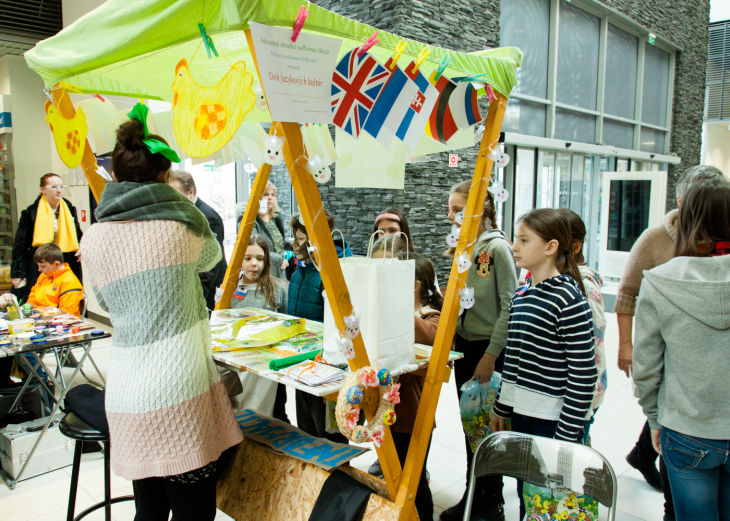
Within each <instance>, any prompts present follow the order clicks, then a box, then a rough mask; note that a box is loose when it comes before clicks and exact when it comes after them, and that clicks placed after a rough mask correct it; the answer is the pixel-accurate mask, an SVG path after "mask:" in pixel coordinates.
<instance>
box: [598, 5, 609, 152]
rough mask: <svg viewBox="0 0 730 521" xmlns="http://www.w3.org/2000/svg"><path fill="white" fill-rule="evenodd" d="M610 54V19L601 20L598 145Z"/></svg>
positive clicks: (603, 18)
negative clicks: (608, 53) (607, 60)
mask: <svg viewBox="0 0 730 521" xmlns="http://www.w3.org/2000/svg"><path fill="white" fill-rule="evenodd" d="M607 52H608V18H606V17H602V18H601V32H600V34H599V40H598V92H597V93H596V110H597V111H598V112H599V116H598V117H597V118H596V143H603V110H604V108H603V105H604V100H605V95H606V55H607Z"/></svg>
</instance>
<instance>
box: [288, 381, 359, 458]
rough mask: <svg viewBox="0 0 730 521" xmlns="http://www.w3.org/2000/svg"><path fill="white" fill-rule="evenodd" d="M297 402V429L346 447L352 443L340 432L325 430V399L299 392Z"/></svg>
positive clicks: (296, 395)
mask: <svg viewBox="0 0 730 521" xmlns="http://www.w3.org/2000/svg"><path fill="white" fill-rule="evenodd" d="M295 400H296V404H297V427H299V428H300V429H301V430H303V431H304V432H306V433H307V434H309V435H310V436H316V437H317V438H326V439H328V440H330V441H333V442H335V443H344V444H345V445H347V444H348V443H350V442H349V440H348V439H347V438H345V437H344V436H343V435H342V434H341V433H340V432H335V433H330V432H327V431H326V430H325V428H324V425H325V423H324V421H325V416H326V414H327V406H326V405H325V403H324V398H322V397H320V396H314V395H311V394H308V393H305V392H302V391H300V390H297V391H296V394H295Z"/></svg>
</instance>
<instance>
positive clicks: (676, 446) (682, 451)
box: [661, 429, 730, 521]
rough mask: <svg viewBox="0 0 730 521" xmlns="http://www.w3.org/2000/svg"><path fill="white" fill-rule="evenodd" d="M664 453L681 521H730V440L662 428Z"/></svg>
mask: <svg viewBox="0 0 730 521" xmlns="http://www.w3.org/2000/svg"><path fill="white" fill-rule="evenodd" d="M661 439H662V453H663V455H664V463H665V464H666V467H667V473H668V474H669V483H670V485H671V487H672V497H673V499H674V512H675V514H676V516H677V521H690V520H691V521H718V520H721V521H728V520H730V460H729V459H728V456H729V455H730V440H706V439H703V438H694V437H692V436H687V435H685V434H679V433H678V432H674V431H673V430H671V429H662V438H661Z"/></svg>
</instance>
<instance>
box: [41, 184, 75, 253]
mask: <svg viewBox="0 0 730 521" xmlns="http://www.w3.org/2000/svg"><path fill="white" fill-rule="evenodd" d="M55 219H56V216H55V215H54V212H53V210H52V209H51V205H50V204H48V201H46V196H45V195H42V196H41V200H40V201H38V212H37V214H36V218H35V228H34V229H33V247H38V246H40V245H42V244H48V243H49V242H53V229H54V227H55V222H54V221H55ZM56 244H57V245H58V247H59V248H61V251H62V252H64V253H65V252H71V251H78V249H79V239H78V237H77V236H76V224H75V223H74V219H73V217H72V216H71V210H69V209H68V205H67V204H66V201H64V200H63V199H61V202H60V203H59V205H58V231H57V232H56Z"/></svg>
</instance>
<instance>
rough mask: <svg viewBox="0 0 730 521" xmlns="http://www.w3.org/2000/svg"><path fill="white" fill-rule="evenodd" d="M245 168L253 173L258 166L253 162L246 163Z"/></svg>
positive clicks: (247, 171)
mask: <svg viewBox="0 0 730 521" xmlns="http://www.w3.org/2000/svg"><path fill="white" fill-rule="evenodd" d="M243 169H244V170H245V171H246V173H248V174H253V173H254V172H255V171H256V166H255V165H254V164H253V163H246V164H245V165H243Z"/></svg>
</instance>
